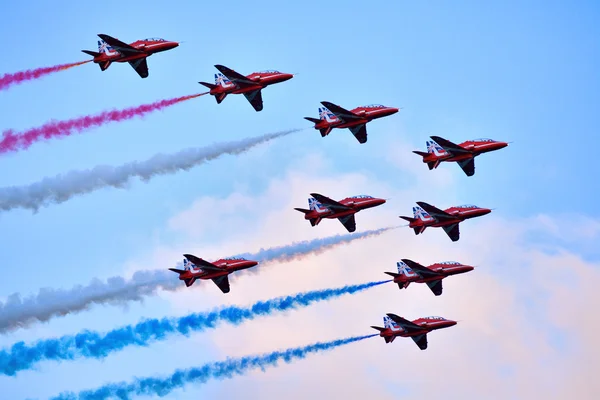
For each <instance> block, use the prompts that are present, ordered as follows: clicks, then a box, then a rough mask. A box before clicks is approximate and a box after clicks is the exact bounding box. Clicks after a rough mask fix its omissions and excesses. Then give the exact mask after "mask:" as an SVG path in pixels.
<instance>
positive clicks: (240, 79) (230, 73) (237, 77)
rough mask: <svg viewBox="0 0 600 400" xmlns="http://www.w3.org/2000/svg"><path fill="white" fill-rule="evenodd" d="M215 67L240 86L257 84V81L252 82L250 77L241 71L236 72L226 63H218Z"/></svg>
mask: <svg viewBox="0 0 600 400" xmlns="http://www.w3.org/2000/svg"><path fill="white" fill-rule="evenodd" d="M215 68H216V69H218V70H219V72H220V73H222V74H223V75H225V76H226V77H227V79H229V80H230V81H231V82H233V83H235V84H236V85H238V86H239V87H240V88H244V87H248V86H255V85H256V82H252V81H251V80H250V79H248V78H246V77H245V76H244V75H242V74H240V73H239V72H235V71H234V70H232V69H231V68H227V67H226V66H224V65H219V64H217V65H215Z"/></svg>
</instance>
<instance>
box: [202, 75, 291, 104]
mask: <svg viewBox="0 0 600 400" xmlns="http://www.w3.org/2000/svg"><path fill="white" fill-rule="evenodd" d="M215 68H216V69H218V70H219V72H220V73H219V74H215V84H214V85H213V84H212V83H208V82H198V83H199V84H201V85H204V86H206V87H207V88H209V89H210V92H209V94H210V95H212V96H215V100H217V104H221V102H222V101H223V100H224V99H225V97H227V95H228V94H243V95H244V96H245V97H246V99H247V100H248V101H249V102H250V104H251V105H252V107H254V109H255V110H256V111H261V110H262V109H263V100H262V92H261V91H262V89H264V88H266V87H267V86H269V85H273V84H275V83H279V82H284V81H287V80H288V79H292V78H293V77H294V74H286V73H283V72H279V71H274V70H270V71H261V72H253V73H251V74H250V75H248V76H244V75H242V74H239V73H237V72H235V71H234V70H232V69H229V68H227V67H225V66H223V65H215Z"/></svg>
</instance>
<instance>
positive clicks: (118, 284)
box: [0, 226, 398, 333]
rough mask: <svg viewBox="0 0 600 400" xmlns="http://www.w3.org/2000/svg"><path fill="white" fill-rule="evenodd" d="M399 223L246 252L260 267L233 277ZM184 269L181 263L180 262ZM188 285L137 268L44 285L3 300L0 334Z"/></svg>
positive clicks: (165, 273) (167, 275)
mask: <svg viewBox="0 0 600 400" xmlns="http://www.w3.org/2000/svg"><path fill="white" fill-rule="evenodd" d="M396 228H398V226H393V227H387V228H381V229H374V230H368V231H363V232H358V233H352V234H343V235H334V236H329V237H325V238H318V239H313V240H305V241H302V242H293V243H291V244H289V245H284V246H277V247H272V248H267V249H260V250H259V251H258V252H257V253H255V254H244V255H243V256H245V257H246V258H249V259H251V260H256V261H259V262H260V264H259V265H258V266H257V267H254V268H250V269H247V270H244V271H239V272H236V274H234V275H231V276H230V280H231V281H233V279H234V277H235V276H236V275H239V274H244V273H248V272H250V273H252V272H258V271H260V270H261V268H262V267H264V266H266V265H268V264H271V263H277V262H286V261H291V260H301V259H302V258H303V257H308V256H311V255H318V254H321V253H323V252H325V251H327V250H331V249H334V248H336V247H337V246H341V245H343V244H345V243H350V242H353V241H355V240H361V239H366V238H369V237H374V236H378V235H381V234H383V233H385V232H387V231H390V230H392V229H396ZM176 267H178V268H181V263H179V264H178V265H176ZM182 287H184V286H183V285H182V283H181V281H180V280H179V279H177V275H175V274H174V273H172V272H171V271H167V270H162V269H161V270H150V271H148V270H146V271H137V272H135V273H134V274H133V276H132V277H131V279H125V278H123V277H121V276H113V277H111V278H108V279H107V280H106V281H101V280H99V279H94V280H93V281H92V282H91V283H90V284H88V285H85V286H83V285H76V286H74V287H73V288H71V289H51V288H43V289H40V291H39V292H38V293H37V294H33V295H31V296H27V297H22V296H21V295H20V294H19V293H14V294H12V295H10V296H8V299H7V300H6V301H5V302H4V303H2V302H1V301H0V333H2V332H5V331H9V330H14V329H18V328H22V327H26V326H28V325H30V324H32V323H34V322H38V321H39V322H45V321H48V320H50V319H52V318H54V317H57V316H61V315H67V314H70V313H74V312H79V311H83V310H86V309H88V308H90V307H91V306H92V305H94V304H122V303H125V302H127V301H140V300H142V299H143V298H144V297H147V296H153V295H155V294H156V293H157V291H158V290H168V291H175V290H178V289H181V288H182Z"/></svg>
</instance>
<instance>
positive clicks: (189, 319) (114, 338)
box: [0, 280, 390, 375]
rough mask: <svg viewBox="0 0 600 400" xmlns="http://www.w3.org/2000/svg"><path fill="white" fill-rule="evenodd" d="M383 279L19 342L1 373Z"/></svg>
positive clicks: (3, 359) (95, 353) (281, 308)
mask: <svg viewBox="0 0 600 400" xmlns="http://www.w3.org/2000/svg"><path fill="white" fill-rule="evenodd" d="M386 282H390V280H386V281H380V282H370V283H363V284H360V285H348V286H344V287H340V288H335V289H323V290H314V291H310V292H304V293H298V294H295V295H291V296H286V297H278V298H274V299H271V300H266V301H259V302H256V303H254V304H253V305H252V306H250V307H238V306H228V307H224V308H221V309H216V310H214V311H209V312H202V313H194V314H190V315H187V316H184V317H179V318H162V319H160V320H159V319H146V320H142V321H140V322H138V323H137V324H136V325H127V326H124V327H121V328H117V329H113V330H112V331H109V332H107V333H105V334H100V333H98V332H92V331H83V332H81V333H78V334H76V335H65V336H62V337H60V338H56V339H45V340H40V341H38V342H36V343H34V344H33V345H31V346H27V345H26V344H25V343H24V342H18V343H15V344H14V345H13V346H12V347H11V348H10V350H2V351H1V352H0V373H2V374H4V375H15V374H16V373H17V372H18V371H21V370H24V369H29V368H31V367H32V365H33V364H35V363H37V362H39V361H42V360H73V359H75V358H78V357H86V358H103V357H106V356H107V355H108V354H110V353H113V352H116V351H119V350H121V349H123V348H125V347H127V346H146V345H148V344H149V343H151V342H153V341H156V340H165V339H167V337H168V335H173V334H182V335H187V334H189V333H190V332H199V331H203V330H205V329H207V328H215V327H216V326H217V325H218V324H219V323H221V322H228V323H231V324H234V325H238V324H240V323H242V322H243V321H247V320H252V319H254V318H255V317H258V316H265V315H269V314H272V313H274V312H285V311H288V310H292V309H296V308H298V307H307V306H309V305H311V304H312V303H315V302H319V301H325V300H330V299H332V298H335V297H339V296H342V295H344V294H354V293H357V292H361V291H364V290H366V289H369V288H372V287H374V286H379V285H381V284H384V283H386Z"/></svg>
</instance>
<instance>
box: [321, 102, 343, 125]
mask: <svg viewBox="0 0 600 400" xmlns="http://www.w3.org/2000/svg"><path fill="white" fill-rule="evenodd" d="M319 119H320V120H322V121H327V122H338V121H339V120H340V119H339V118H338V117H336V116H335V114H334V113H332V112H331V111H329V109H328V108H327V107H325V106H323V107H319Z"/></svg>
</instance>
